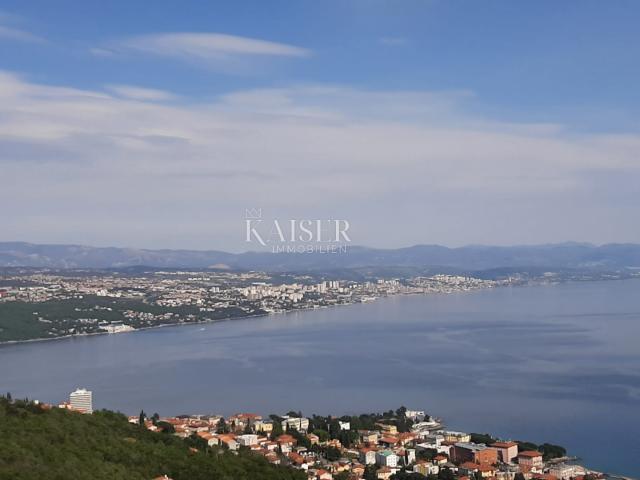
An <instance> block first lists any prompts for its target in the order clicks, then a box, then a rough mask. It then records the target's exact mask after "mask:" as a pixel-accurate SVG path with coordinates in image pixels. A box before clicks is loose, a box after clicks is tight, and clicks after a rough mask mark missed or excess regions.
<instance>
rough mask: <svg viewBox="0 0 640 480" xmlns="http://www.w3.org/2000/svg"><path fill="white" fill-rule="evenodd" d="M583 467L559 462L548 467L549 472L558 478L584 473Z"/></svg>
mask: <svg viewBox="0 0 640 480" xmlns="http://www.w3.org/2000/svg"><path fill="white" fill-rule="evenodd" d="M584 473H585V470H584V467H581V466H579V465H567V464H566V463H559V464H557V465H553V466H551V467H549V474H550V475H553V476H554V477H556V478H557V479H559V480H569V479H570V478H574V477H578V476H580V475H584Z"/></svg>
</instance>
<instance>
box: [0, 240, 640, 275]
mask: <svg viewBox="0 0 640 480" xmlns="http://www.w3.org/2000/svg"><path fill="white" fill-rule="evenodd" d="M136 265H145V266H147V267H158V268H208V267H212V266H216V267H228V268H234V269H249V270H264V271H272V272H273V271H301V270H318V269H323V270H330V269H340V268H360V267H412V268H416V267H419V268H424V267H438V268H439V269H440V270H442V269H443V268H444V269H458V270H464V271H471V270H486V269H495V268H514V267H526V268H548V269H563V268H573V269H596V270H597V269H619V268H628V267H640V245H636V244H608V245H601V246H596V245H591V244H584V243H561V244H550V245H524V246H513V247H497V246H494V247H492V246H473V245H471V246H466V247H460V248H447V247H443V246H439V245H416V246H414V247H408V248H399V249H389V250H386V249H374V248H365V247H358V246H349V247H348V253H342V254H327V253H305V254H291V253H277V254H274V253H271V252H268V251H266V252H245V253H238V254H232V253H226V252H220V251H215V250H211V251H198V250H143V249H130V248H97V247H88V246H79V245H37V244H31V243H24V242H0V267H36V268H123V267H130V266H136Z"/></svg>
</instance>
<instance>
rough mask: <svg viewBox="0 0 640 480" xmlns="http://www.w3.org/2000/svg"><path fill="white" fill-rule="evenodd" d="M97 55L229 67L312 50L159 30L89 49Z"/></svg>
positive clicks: (300, 55)
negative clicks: (160, 57)
mask: <svg viewBox="0 0 640 480" xmlns="http://www.w3.org/2000/svg"><path fill="white" fill-rule="evenodd" d="M92 52H93V53H94V54H97V55H102V56H107V55H108V54H111V55H117V54H148V55H154V56H162V57H171V58H176V59H178V60H183V61H188V62H196V63H200V64H204V65H207V66H213V67H219V68H230V67H237V66H238V65H242V61H243V59H244V60H246V59H248V58H253V59H257V58H278V57H285V58H286V57H298V58H300V57H308V56H309V55H311V51H310V50H308V49H306V48H302V47H298V46H294V45H288V44H284V43H277V42H271V41H267V40H261V39H255V38H247V37H240V36H236V35H225V34H221V33H196V32H183V33H159V34H150V35H139V36H135V37H129V38H125V39H122V40H119V41H116V42H112V43H111V44H109V45H107V46H104V47H101V48H97V49H95V48H94V49H92Z"/></svg>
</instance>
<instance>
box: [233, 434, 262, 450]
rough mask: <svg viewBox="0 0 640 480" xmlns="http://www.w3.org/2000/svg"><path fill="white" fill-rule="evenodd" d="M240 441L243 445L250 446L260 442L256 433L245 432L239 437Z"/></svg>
mask: <svg viewBox="0 0 640 480" xmlns="http://www.w3.org/2000/svg"><path fill="white" fill-rule="evenodd" d="M237 440H238V443H239V444H240V445H241V446H243V447H250V446H251V445H257V444H258V436H257V435H254V434H244V435H240V436H239V437H237Z"/></svg>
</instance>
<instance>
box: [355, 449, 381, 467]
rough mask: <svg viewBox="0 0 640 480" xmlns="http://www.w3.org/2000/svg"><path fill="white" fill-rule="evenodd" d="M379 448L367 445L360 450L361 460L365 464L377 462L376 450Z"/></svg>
mask: <svg viewBox="0 0 640 480" xmlns="http://www.w3.org/2000/svg"><path fill="white" fill-rule="evenodd" d="M377 451H378V449H377V448H374V447H367V448H363V449H361V450H360V455H359V458H360V462H361V463H363V464H364V465H373V464H375V463H376V452H377Z"/></svg>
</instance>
